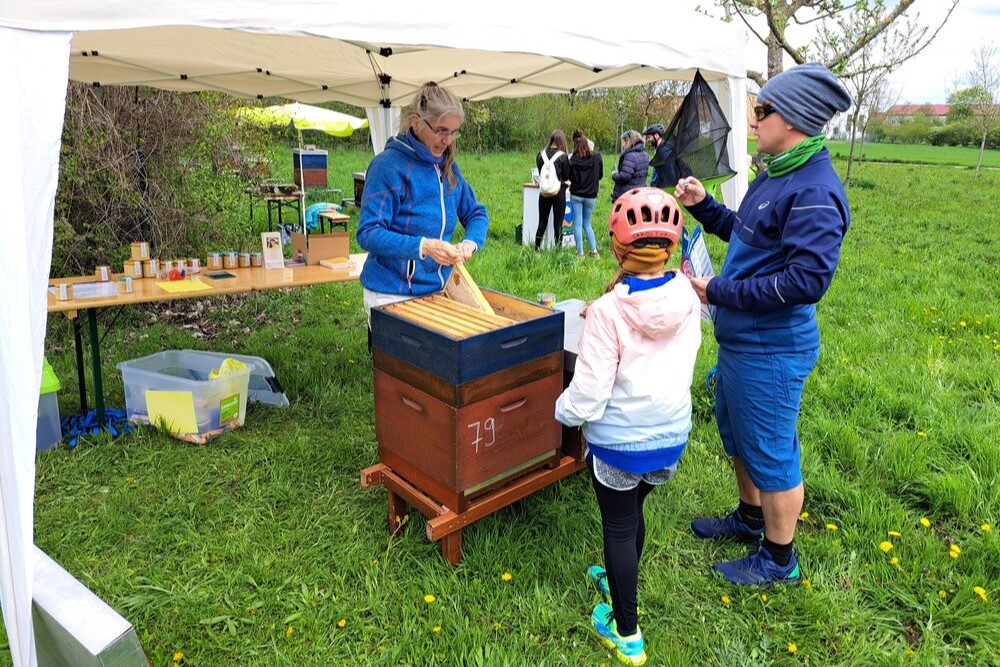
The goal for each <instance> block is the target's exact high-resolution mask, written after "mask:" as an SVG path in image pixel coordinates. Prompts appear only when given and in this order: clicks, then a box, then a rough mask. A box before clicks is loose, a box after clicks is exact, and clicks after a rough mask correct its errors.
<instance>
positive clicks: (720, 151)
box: [652, 71, 736, 183]
mask: <svg viewBox="0 0 1000 667" xmlns="http://www.w3.org/2000/svg"><path fill="white" fill-rule="evenodd" d="M730 129H731V128H730V125H729V122H728V121H727V120H726V117H725V115H723V113H722V107H720V106H719V100H718V98H716V96H715V93H713V92H712V89H711V88H710V87H709V85H708V82H707V81H705V79H704V77H702V75H701V72H700V71H699V72H695V75H694V81H692V83H691V90H690V91H689V92H688V94H687V95H685V97H684V100H683V101H682V102H681V106H680V108H679V109H677V113H675V114H674V117H673V120H671V121H670V127H668V128H667V136H666V138H667V139H668V140H669V141H672V142H673V145H674V150H673V154H672V156H671V159H675V160H676V161H677V164H676V173H677V174H678V177H679V178H686V177H688V176H694V177H695V178H697V179H698V180H700V181H702V182H705V181H714V182H717V183H718V182H722V181H725V180H728V179H729V178H730V177H731V176H732V175H733V174H735V173H736V172H735V171H733V169H732V168H731V167H730V166H729V157H728V156H727V155H726V139H727V138H728V137H729V130H730ZM652 166H653V167H656V166H658V165H655V164H653V165H652Z"/></svg>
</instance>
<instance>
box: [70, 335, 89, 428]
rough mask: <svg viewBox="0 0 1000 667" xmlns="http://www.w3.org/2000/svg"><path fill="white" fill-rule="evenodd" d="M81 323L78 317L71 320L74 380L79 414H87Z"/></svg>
mask: <svg viewBox="0 0 1000 667" xmlns="http://www.w3.org/2000/svg"><path fill="white" fill-rule="evenodd" d="M82 328H83V322H81V321H80V317H79V316H77V317H74V318H73V345H74V347H75V348H76V379H77V382H79V383H80V412H81V413H83V414H87V376H86V374H85V371H84V365H83V336H82V334H81V333H80V330H81V329H82Z"/></svg>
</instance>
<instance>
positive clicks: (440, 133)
mask: <svg viewBox="0 0 1000 667" xmlns="http://www.w3.org/2000/svg"><path fill="white" fill-rule="evenodd" d="M420 120H422V121H424V123H426V124H427V127H428V128H430V131H431V132H433V133H434V134H435V135H437V138H438V139H454V138H456V137H457V136H458V135H460V134H461V133H462V131H461V130H448V129H445V128H443V127H434V126H433V125H431V124H430V121H428V120H427V119H426V118H421V119H420Z"/></svg>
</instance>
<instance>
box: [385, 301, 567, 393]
mask: <svg viewBox="0 0 1000 667" xmlns="http://www.w3.org/2000/svg"><path fill="white" fill-rule="evenodd" d="M482 292H483V296H485V297H486V300H487V301H489V302H490V306H491V307H492V308H493V310H494V312H495V313H496V314H497V315H499V316H501V317H505V318H508V319H510V320H513V321H514V324H511V325H509V326H505V327H501V328H497V329H493V330H490V331H485V332H483V333H479V334H475V335H471V336H465V337H458V336H452V335H448V334H445V333H442V332H440V331H435V330H433V329H431V328H428V327H426V326H422V325H421V324H419V323H417V322H414V321H412V320H410V319H407V318H405V317H401V316H400V315H399V314H397V313H396V312H394V311H395V310H397V309H398V308H399V307H400V306H401V304H389V305H387V306H382V307H380V308H373V309H372V311H371V316H372V348H373V349H376V350H383V351H385V352H388V353H390V354H392V355H394V356H396V357H399V358H400V359H402V360H404V361H406V362H409V363H411V364H413V365H414V366H417V367H418V368H422V369H424V370H426V371H428V372H430V373H432V374H433V375H436V376H437V377H439V378H441V379H443V380H445V381H447V382H449V383H451V384H464V383H466V382H470V381H472V380H475V379H476V378H480V377H483V376H485V375H489V374H491V373H495V372H497V371H500V370H503V369H506V368H509V367H511V366H515V365H517V364H520V363H523V362H525V361H529V360H531V359H537V358H539V357H544V356H546V355H548V354H551V353H553V352H560V351H562V349H563V317H564V315H563V313H562V312H560V311H558V310H552V309H550V308H545V307H544V306H539V305H538V304H535V303H531V302H530V301H524V300H523V299H518V298H516V297H513V296H509V295H507V294H502V293H500V292H494V291H492V290H487V289H484V290H482ZM423 298H424V299H432V298H434V297H423ZM403 303H404V304H405V303H406V302H403ZM404 307H405V306H404Z"/></svg>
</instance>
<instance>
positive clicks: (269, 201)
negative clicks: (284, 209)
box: [264, 199, 280, 232]
mask: <svg viewBox="0 0 1000 667" xmlns="http://www.w3.org/2000/svg"><path fill="white" fill-rule="evenodd" d="M264 203H265V205H267V231H269V232H273V231H274V223H272V222H271V200H270V199H268V200H267V201H265V202H264ZM279 213H280V211H279Z"/></svg>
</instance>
